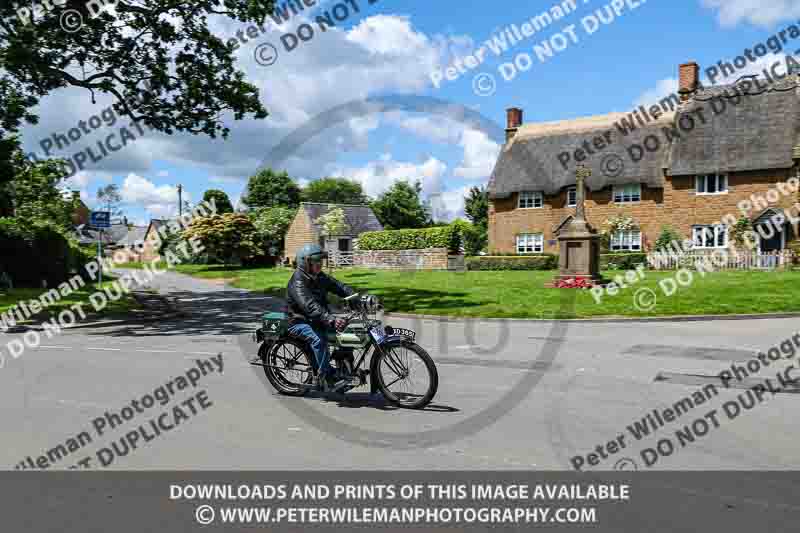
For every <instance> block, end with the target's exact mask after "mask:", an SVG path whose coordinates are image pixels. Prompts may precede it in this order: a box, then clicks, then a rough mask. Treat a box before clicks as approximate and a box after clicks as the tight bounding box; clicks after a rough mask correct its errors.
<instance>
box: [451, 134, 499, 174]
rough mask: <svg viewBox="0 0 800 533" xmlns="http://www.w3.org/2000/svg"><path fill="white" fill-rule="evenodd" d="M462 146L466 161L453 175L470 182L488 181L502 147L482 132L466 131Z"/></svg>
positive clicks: (462, 138)
mask: <svg viewBox="0 0 800 533" xmlns="http://www.w3.org/2000/svg"><path fill="white" fill-rule="evenodd" d="M461 146H462V147H463V148H464V160H463V161H462V162H461V164H460V165H459V166H458V167H456V169H455V170H454V171H453V174H454V175H456V176H458V177H461V178H465V179H468V180H475V179H488V177H489V175H490V174H491V173H492V170H493V169H494V165H495V162H497V156H498V155H499V154H500V145H498V144H497V143H496V142H494V141H492V140H491V139H489V136H488V135H486V134H485V133H484V132H482V131H476V130H465V131H464V134H463V135H462V137H461Z"/></svg>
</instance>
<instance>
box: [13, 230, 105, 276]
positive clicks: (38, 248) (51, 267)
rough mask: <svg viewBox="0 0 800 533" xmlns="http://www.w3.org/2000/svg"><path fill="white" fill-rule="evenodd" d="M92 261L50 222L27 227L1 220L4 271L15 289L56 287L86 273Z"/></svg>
mask: <svg viewBox="0 0 800 533" xmlns="http://www.w3.org/2000/svg"><path fill="white" fill-rule="evenodd" d="M90 260H91V258H90V257H89V256H88V255H87V254H86V253H85V252H84V251H83V250H82V249H81V248H80V247H79V246H78V245H77V243H75V241H73V240H72V239H70V238H69V237H67V236H66V235H65V234H64V233H63V230H62V229H61V228H60V227H59V226H57V225H55V224H50V223H41V224H23V223H21V222H20V221H19V220H17V219H11V218H0V272H6V273H7V274H8V275H9V276H11V280H12V282H13V284H14V286H15V287H41V286H42V281H43V280H44V281H46V282H47V285H48V287H53V286H56V285H58V284H59V283H62V282H64V281H66V280H67V279H68V278H69V277H70V276H71V275H74V274H73V273H81V274H85V273H84V272H83V268H82V267H83V265H85V264H86V262H88V261H90Z"/></svg>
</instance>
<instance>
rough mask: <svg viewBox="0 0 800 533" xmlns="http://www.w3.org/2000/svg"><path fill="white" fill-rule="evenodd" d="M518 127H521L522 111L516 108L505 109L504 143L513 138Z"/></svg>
mask: <svg viewBox="0 0 800 533" xmlns="http://www.w3.org/2000/svg"><path fill="white" fill-rule="evenodd" d="M520 126H522V109H520V108H518V107H511V108H509V109H506V142H508V141H510V140H511V139H513V138H514V135H516V134H517V130H518V129H519V127H520Z"/></svg>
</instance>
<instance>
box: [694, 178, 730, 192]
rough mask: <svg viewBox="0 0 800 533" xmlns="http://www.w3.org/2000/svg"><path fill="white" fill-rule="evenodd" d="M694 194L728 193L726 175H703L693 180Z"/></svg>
mask: <svg viewBox="0 0 800 533" xmlns="http://www.w3.org/2000/svg"><path fill="white" fill-rule="evenodd" d="M695 192H696V194H725V193H727V192H728V176H727V175H726V174H703V175H700V176H697V178H696V179H695Z"/></svg>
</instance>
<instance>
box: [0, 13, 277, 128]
mask: <svg viewBox="0 0 800 533" xmlns="http://www.w3.org/2000/svg"><path fill="white" fill-rule="evenodd" d="M50 4H52V2H50ZM273 4H274V2H273V0H136V1H132V0H116V1H115V2H114V5H115V7H114V14H113V15H112V14H111V12H109V11H104V12H101V13H100V14H99V15H97V16H93V15H94V13H92V12H90V10H89V7H88V5H89V3H87V2H86V0H67V1H66V3H65V5H63V6H60V7H54V8H53V9H51V10H49V11H48V10H46V9H41V7H40V6H41V0H22V1H20V2H16V3H12V2H2V3H0V33H3V34H4V36H3V38H2V39H0V72H1V73H2V74H0V99H3V100H8V99H10V100H11V101H12V102H16V103H17V104H19V105H17V106H12V108H11V109H8V108H6V106H5V105H0V127H3V128H6V127H8V126H9V125H10V126H11V127H10V128H9V129H11V130H12V131H13V130H15V129H16V127H14V123H15V122H16V124H17V126H18V125H19V121H20V120H29V119H30V118H32V117H30V116H27V110H28V109H30V108H31V107H32V104H34V103H35V102H36V100H37V99H38V98H41V97H42V96H44V95H47V94H48V93H50V92H52V91H54V90H56V89H60V88H63V87H69V86H72V87H82V88H84V89H87V90H88V91H91V92H92V93H95V92H99V93H108V94H110V95H113V96H114V97H115V100H116V103H115V106H116V107H117V111H118V112H120V113H122V114H125V115H128V116H129V117H130V118H131V119H133V120H143V121H144V123H145V124H147V125H148V126H150V127H152V128H154V129H156V130H158V131H162V132H164V133H168V134H171V133H173V132H174V131H186V132H191V133H204V134H207V135H210V136H211V137H216V136H217V135H218V134H219V135H222V136H223V137H225V136H227V134H228V128H226V127H224V126H223V122H222V118H223V117H222V114H223V113H225V112H230V113H232V114H233V116H234V118H236V119H237V120H239V119H242V118H244V117H245V116H246V115H251V114H252V115H254V116H255V117H256V118H264V117H266V116H267V112H266V110H265V109H264V107H263V106H262V105H261V103H260V101H259V97H258V90H257V89H256V88H255V87H254V86H253V85H251V84H249V83H247V82H245V81H244V74H243V73H242V72H240V71H237V70H236V69H235V68H234V61H235V58H234V55H233V50H234V45H228V44H226V42H225V41H223V39H221V38H219V37H217V36H215V35H213V34H212V33H211V32H210V30H209V28H208V23H209V17H210V16H216V15H221V16H226V17H229V18H232V19H235V20H238V21H240V22H256V23H261V22H263V21H264V19H265V18H266V17H267V15H269V14H270V13H271V11H272V9H273ZM23 7H28V8H29V9H30V10H31V12H38V13H37V14H36V16H34V17H33V18H31V19H30V20H27V21H26V20H25V19H24V18H23V17H20V16H18V15H17V9H18V8H23ZM69 9H71V10H76V11H78V12H79V13H81V15H82V18H83V27H81V28H80V29H79V30H78V31H75V32H69V31H67V30H66V29H65V28H64V27H62V26H67V27H69V26H68V25H67V24H62V22H63V21H62V15H63V14H64V13H65V12H66V10H69ZM42 11H43V12H42ZM144 84H147V85H148V86H149V90H148V93H147V94H146V95H143V96H144V97H143V98H141V99H137V98H135V97H138V96H140V93H141V89H142V87H143V86H144ZM3 103H4V102H3V101H2V100H0V104H3ZM0 133H1V132H0Z"/></svg>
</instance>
